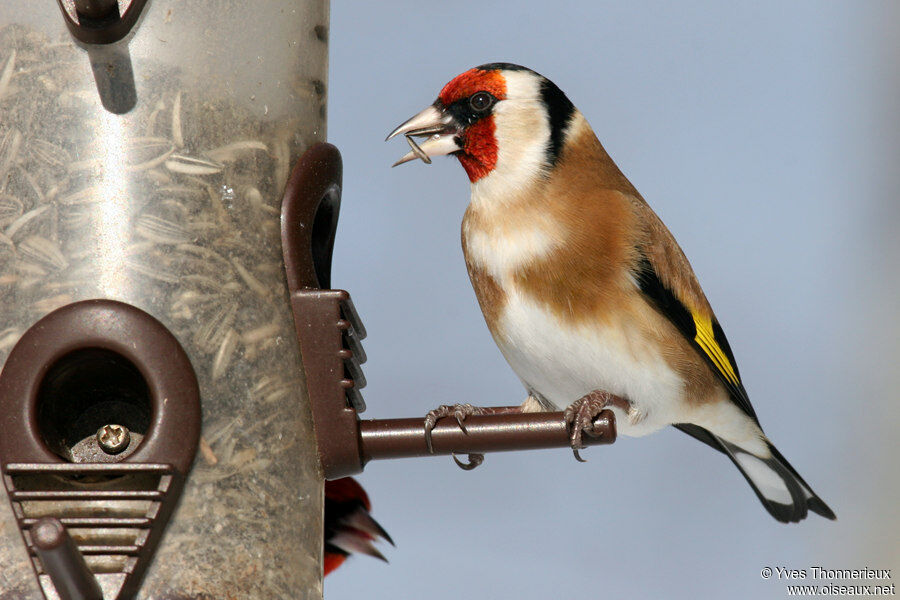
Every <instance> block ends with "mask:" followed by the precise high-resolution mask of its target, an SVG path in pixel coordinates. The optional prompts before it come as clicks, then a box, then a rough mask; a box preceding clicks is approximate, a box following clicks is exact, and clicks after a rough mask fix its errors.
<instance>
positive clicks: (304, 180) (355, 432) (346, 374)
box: [281, 144, 616, 479]
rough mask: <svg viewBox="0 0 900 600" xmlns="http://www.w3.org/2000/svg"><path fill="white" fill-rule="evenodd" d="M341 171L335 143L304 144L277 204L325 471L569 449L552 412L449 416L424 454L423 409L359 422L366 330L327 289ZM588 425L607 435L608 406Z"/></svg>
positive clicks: (336, 473) (558, 416) (340, 293)
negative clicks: (462, 419) (459, 420)
mask: <svg viewBox="0 0 900 600" xmlns="http://www.w3.org/2000/svg"><path fill="white" fill-rule="evenodd" d="M341 174H342V165H341V155H340V152H338V149H337V148H335V147H334V146H332V145H331V144H316V145H314V146H312V147H311V148H310V149H309V150H307V151H306V153H305V154H304V155H303V156H301V157H300V160H299V161H298V162H297V165H296V166H295V167H294V170H293V171H292V172H291V176H290V179H289V180H288V183H287V188H286V190H285V194H284V200H283V204H282V208H281V241H282V246H283V251H284V263H285V271H286V275H287V282H288V290H289V291H290V295H291V307H292V309H293V312H294V326H295V328H296V330H297V338H298V340H299V343H300V353H301V355H302V358H303V370H304V373H305V375H306V385H307V388H308V391H309V401H310V407H311V410H312V416H313V424H314V428H315V432H316V440H317V442H318V448H319V459H320V461H321V464H322V469H323V471H324V474H325V478H326V479H337V478H339V477H345V476H347V475H353V474H355V473H360V472H362V470H363V467H364V466H365V465H366V463H367V462H369V461H370V460H376V459H386V458H404V457H415V456H431V455H434V454H442V455H448V454H467V453H485V452H499V451H510V450H532V449H538V448H565V447H568V446H569V443H570V442H569V432H568V428H567V426H566V422H565V419H564V417H563V413H561V412H552V413H530V414H523V413H511V412H510V411H509V410H506V409H503V408H498V409H495V410H494V411H493V414H486V415H481V416H473V417H469V418H467V419H466V431H465V432H463V431H462V430H461V429H460V427H459V426H458V425H457V424H456V421H455V420H454V419H444V420H441V421H439V422H438V424H437V426H436V427H435V428H434V430H433V432H432V442H433V452H429V450H428V447H427V445H426V442H425V424H424V416H423V417H420V418H413V419H369V420H362V421H360V419H359V413H360V412H362V411H363V410H365V404H364V403H363V400H362V395H361V394H360V392H359V390H360V388H362V387H363V386H364V385H365V379H364V378H363V376H362V369H361V367H360V365H361V364H362V363H364V362H365V353H364V352H363V350H362V346H361V345H360V343H359V342H360V340H362V339H363V338H365V336H366V332H365V329H364V328H363V326H362V322H361V321H360V319H359V316H358V315H357V313H356V310H355V308H354V307H353V303H352V302H351V300H350V294H348V293H347V292H345V291H344V290H334V289H327V288H329V287H330V285H331V253H332V249H333V248H334V238H335V232H336V229H337V218H338V212H339V209H340V200H341ZM323 288H324V289H323ZM573 400H574V399H573ZM594 423H595V427H596V429H597V430H599V431H600V434H599V435H598V436H597V437H589V436H585V437H584V438H583V441H584V443H585V444H588V445H595V444H610V443H612V442H614V441H615V439H616V427H615V416H614V415H613V413H612V411H603V413H601V415H600V416H599V417H598V418H597V419H595V421H594Z"/></svg>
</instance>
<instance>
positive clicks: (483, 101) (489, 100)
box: [469, 92, 495, 112]
mask: <svg viewBox="0 0 900 600" xmlns="http://www.w3.org/2000/svg"><path fill="white" fill-rule="evenodd" d="M494 100H495V98H494V97H493V96H491V95H490V94H489V93H487V92H477V93H475V94H472V96H471V97H470V98H469V106H471V107H472V110H474V111H476V112H484V111H486V110H487V109H489V108H490V107H491V106H493V104H494Z"/></svg>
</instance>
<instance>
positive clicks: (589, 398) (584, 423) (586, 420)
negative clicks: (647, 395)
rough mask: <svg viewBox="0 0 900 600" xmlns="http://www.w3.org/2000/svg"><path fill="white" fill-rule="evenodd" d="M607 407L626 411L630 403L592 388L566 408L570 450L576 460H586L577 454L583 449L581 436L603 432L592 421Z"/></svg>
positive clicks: (595, 435)
mask: <svg viewBox="0 0 900 600" xmlns="http://www.w3.org/2000/svg"><path fill="white" fill-rule="evenodd" d="M609 407H616V408H620V409H622V410H623V411H625V412H626V413H627V412H628V411H629V409H630V408H631V404H630V403H629V402H628V400H625V399H624V398H620V397H618V396H613V395H612V394H610V393H609V392H601V391H600V390H594V391H593V392H590V393H589V394H585V395H584V396H582V397H581V398H579V399H578V400H576V401H575V402H573V403H572V404H570V405H569V407H568V408H566V411H565V417H566V425H567V426H568V427H569V440H570V441H571V445H572V452H573V453H574V454H575V459H576V460H577V461H578V462H587V461H586V460H584V459H583V458H581V455H580V454H578V451H579V450H582V449H584V443H583V442H582V440H581V438H582V436H583V435H584V434H587V435H589V436H591V437H597V436H599V435H601V434H602V433H603V432H602V430H601V429H600V428H599V427H598V426H597V425H596V424H595V423H594V419H596V418H597V417H598V416H600V413H601V412H603V411H604V410H606V409H607V408H609Z"/></svg>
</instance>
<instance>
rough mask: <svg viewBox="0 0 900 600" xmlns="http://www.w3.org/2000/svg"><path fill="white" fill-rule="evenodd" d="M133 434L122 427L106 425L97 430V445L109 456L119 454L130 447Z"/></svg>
mask: <svg viewBox="0 0 900 600" xmlns="http://www.w3.org/2000/svg"><path fill="white" fill-rule="evenodd" d="M130 442H131V434H130V433H129V432H128V429H127V428H126V427H124V426H122V425H112V424H110V425H104V426H103V427H101V428H100V429H98V430H97V443H98V444H100V449H101V450H103V451H104V452H106V453H107V454H118V453H119V452H121V451H122V450H124V449H125V448H127V447H128V444H129V443H130Z"/></svg>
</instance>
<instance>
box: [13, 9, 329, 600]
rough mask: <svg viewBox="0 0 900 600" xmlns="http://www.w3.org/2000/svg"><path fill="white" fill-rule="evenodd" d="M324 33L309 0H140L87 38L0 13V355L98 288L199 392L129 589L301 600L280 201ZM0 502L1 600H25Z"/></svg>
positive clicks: (318, 78) (35, 593)
mask: <svg viewBox="0 0 900 600" xmlns="http://www.w3.org/2000/svg"><path fill="white" fill-rule="evenodd" d="M120 4H121V3H120ZM327 28H328V5H327V1H326V0H318V1H316V0H312V1H303V0H284V1H276V0H267V1H266V2H243V1H237V0H234V1H225V0H219V1H214V0H191V1H180V0H178V1H176V0H152V1H151V2H148V3H147V5H146V6H145V7H144V9H143V14H142V16H141V18H140V20H139V21H138V23H137V25H136V26H135V27H134V29H133V30H132V32H131V33H130V34H129V35H128V36H126V37H125V39H124V40H123V41H121V42H118V43H115V44H112V45H111V46H94V47H90V46H87V45H82V44H79V43H77V42H76V41H75V40H74V38H73V37H72V36H71V35H70V33H69V32H68V30H67V29H66V27H65V23H64V20H63V17H62V13H61V11H60V8H59V7H58V6H57V4H56V3H55V2H53V1H52V0H45V1H43V2H33V1H31V0H4V1H3V2H2V3H0V362H2V361H5V360H6V358H7V356H8V354H9V352H10V350H11V349H12V347H13V346H14V345H15V344H16V342H17V341H18V339H19V337H20V336H21V335H22V334H23V333H24V332H25V330H26V329H28V328H29V327H30V326H31V325H32V324H34V323H35V322H36V321H37V320H38V319H40V318H41V317H43V316H44V315H46V314H47V313H49V312H51V311H53V310H54V309H56V308H58V307H60V306H63V305H66V304H69V303H71V302H75V301H78V300H85V299H92V298H107V299H112V300H120V301H122V302H126V303H129V304H132V305H134V306H136V307H138V308H140V309H142V310H143V311H146V312H147V313H149V314H151V315H152V316H154V317H155V318H156V319H158V320H159V321H161V322H162V323H163V324H164V325H165V326H166V327H167V328H168V329H169V330H170V331H171V332H172V333H173V334H174V335H175V336H176V338H177V339H178V341H179V342H180V344H181V345H182V346H183V347H184V349H185V350H186V351H187V353H188V354H189V357H190V360H191V363H192V364H193V367H194V369H195V371H196V373H197V377H198V380H199V383H200V391H201V402H202V411H203V428H202V438H201V442H200V451H199V452H198V455H197V458H196V460H195V463H194V468H193V471H192V472H191V474H190V476H189V477H188V480H187V483H186V486H185V489H184V492H183V495H182V498H181V503H180V505H179V507H178V509H177V511H176V513H175V514H174V515H173V517H172V520H171V521H170V522H169V525H168V528H167V531H166V533H165V536H164V537H163V540H162V543H161V545H160V546H159V548H158V550H157V552H156V555H155V557H154V559H153V564H152V566H151V568H150V570H149V571H148V573H147V575H146V577H145V579H144V583H143V585H142V588H141V592H140V594H139V597H140V598H209V599H211V600H212V599H219V598H223V599H224V598H307V597H309V598H320V597H321V593H322V592H321V573H320V568H321V567H320V565H321V552H322V530H321V511H322V482H321V478H320V475H319V474H318V466H317V460H316V452H315V441H314V437H313V432H312V424H311V420H310V415H309V408H308V403H307V398H306V397H305V396H304V395H303V394H304V393H305V392H304V386H303V385H302V381H301V380H300V373H301V364H300V355H299V351H298V348H297V341H296V335H295V334H294V325H293V321H292V317H291V312H290V305H289V302H288V298H287V291H286V287H285V281H284V268H283V265H282V254H281V243H280V234H279V207H280V199H281V195H282V193H283V191H284V186H285V181H286V179H287V177H288V174H289V172H290V169H291V167H292V166H293V162H294V161H295V160H296V159H297V158H298V156H299V155H300V154H301V153H302V152H303V151H304V150H305V149H306V148H307V147H309V145H310V144H312V143H314V142H317V141H324V139H325V106H326V94H325V87H326V81H327V57H328V54H327V51H328V45H327ZM92 63H93V66H94V69H93V70H92ZM128 69H130V70H131V73H130V74H129V73H128ZM95 71H97V77H96V78H95ZM104 73H105V76H104ZM129 75H130V76H131V79H132V81H133V88H132V89H129V87H128V80H129ZM104 87H105V89H104ZM101 93H105V94H107V96H106V97H105V98H104V99H103V100H102V101H101V97H100V94H101ZM104 104H105V105H107V106H109V107H111V108H112V109H113V111H118V112H122V111H123V110H127V112H124V114H116V112H112V111H110V110H107V109H106V108H104ZM135 343H140V340H135ZM3 434H4V433H3V432H0V435H3ZM0 489H2V487H0ZM0 493H2V494H4V495H5V492H0ZM0 500H2V501H0V598H4V599H5V598H17V599H18V598H24V599H29V600H30V599H34V600H38V599H41V598H43V595H42V593H41V591H40V589H39V586H38V584H37V579H36V577H35V573H34V570H33V569H32V566H31V564H30V558H29V556H28V554H27V552H26V550H25V546H24V544H23V541H22V538H21V536H20V534H19V532H18V531H17V529H16V526H15V519H14V517H13V514H12V512H11V508H10V504H9V502H8V501H7V499H6V498H2V499H0ZM109 504H110V506H109V510H110V511H111V513H114V512H115V511H117V510H119V509H120V507H117V506H114V505H115V502H109ZM71 533H72V536H73V538H75V540H76V542H77V541H78V535H79V532H78V531H77V530H73V531H72V532H71ZM120 533H121V532H120ZM87 558H88V563H89V564H91V560H92V557H90V556H88V557H87Z"/></svg>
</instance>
